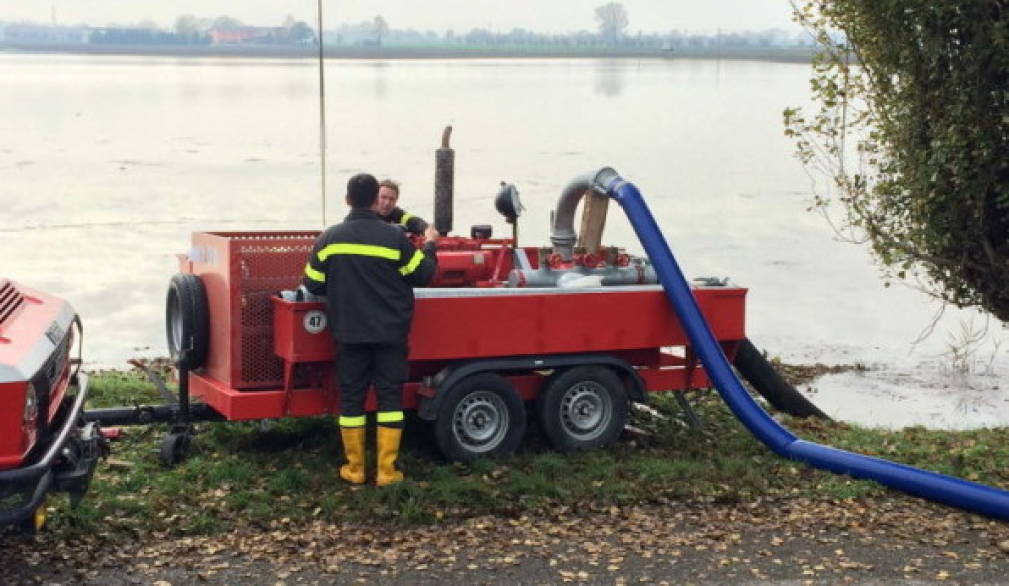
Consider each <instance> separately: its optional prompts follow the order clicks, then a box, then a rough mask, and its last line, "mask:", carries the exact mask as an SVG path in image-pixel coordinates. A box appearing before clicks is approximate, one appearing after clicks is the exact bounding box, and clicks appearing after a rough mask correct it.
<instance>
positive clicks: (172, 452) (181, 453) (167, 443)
mask: <svg viewBox="0 0 1009 586" xmlns="http://www.w3.org/2000/svg"><path fill="white" fill-rule="evenodd" d="M191 441H192V438H191V437H190V435H189V434H188V433H185V432H171V433H169V434H168V435H166V436H165V439H163V440H161V449H160V450H159V451H158V459H160V460H161V463H162V464H163V465H164V466H165V467H166V468H174V467H175V466H177V465H179V464H181V463H182V462H183V461H184V460H185V459H186V458H187V457H188V456H189V446H190V443H191Z"/></svg>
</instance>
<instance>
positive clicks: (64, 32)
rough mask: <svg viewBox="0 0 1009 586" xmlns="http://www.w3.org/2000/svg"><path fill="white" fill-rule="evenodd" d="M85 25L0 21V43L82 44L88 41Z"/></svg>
mask: <svg viewBox="0 0 1009 586" xmlns="http://www.w3.org/2000/svg"><path fill="white" fill-rule="evenodd" d="M90 38H91V30H90V29H89V28H88V27H85V26H52V25H40V24H30V23H16V22H0V43H8V44H26V45H50V44H51V45H83V44H85V43H87V42H89V41H90Z"/></svg>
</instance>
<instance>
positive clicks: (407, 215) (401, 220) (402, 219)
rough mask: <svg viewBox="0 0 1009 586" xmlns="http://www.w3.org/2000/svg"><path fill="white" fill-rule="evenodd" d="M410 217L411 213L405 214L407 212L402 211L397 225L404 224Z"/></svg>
mask: <svg viewBox="0 0 1009 586" xmlns="http://www.w3.org/2000/svg"><path fill="white" fill-rule="evenodd" d="M412 217H413V216H412V215H410V214H407V213H405V212H404V213H403V217H402V218H400V219H399V225H400V226H406V223H407V222H409V221H410V218H412Z"/></svg>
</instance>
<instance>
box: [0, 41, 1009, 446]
mask: <svg viewBox="0 0 1009 586" xmlns="http://www.w3.org/2000/svg"><path fill="white" fill-rule="evenodd" d="M807 71H808V66H805V65H796V64H771V63H748V62H736V63H734V62H722V63H716V62H713V61H689V60H680V61H661V60H654V61H652V60H643V61H634V60H624V61H606V60H577V61H572V60H459V61H436V60H435V61H428V60H418V61H394V62H377V61H334V62H331V63H329V64H328V66H327V71H326V75H327V84H328V86H327V92H328V100H327V117H328V132H327V142H328V164H327V174H328V178H329V189H328V193H327V197H326V200H325V204H326V209H327V214H326V216H327V217H326V221H327V222H332V221H335V220H338V219H339V218H340V217H341V216H342V215H343V210H344V208H343V205H342V184H343V183H344V182H345V180H346V178H347V177H348V176H350V175H351V174H353V173H356V172H358V171H362V170H365V171H369V172H372V173H375V174H377V175H379V176H392V177H394V178H396V179H399V180H401V181H402V182H403V200H404V203H405V206H406V207H407V208H408V209H409V210H410V211H412V212H414V213H417V214H419V215H421V216H426V217H429V218H430V217H431V210H432V208H433V206H432V183H433V176H434V173H433V161H434V150H435V149H436V148H437V146H438V143H439V140H440V134H441V129H442V128H443V127H444V126H445V125H447V124H452V125H453V126H454V127H455V132H454V135H453V146H454V147H455V149H456V202H457V209H456V226H457V231H465V230H466V227H467V226H469V225H471V224H475V223H491V224H493V225H494V228H495V230H496V231H497V233H499V234H500V233H505V232H506V225H505V224H504V222H503V221H502V220H500V219H499V218H498V217H497V215H496V213H495V212H494V211H493V206H492V202H491V198H492V196H493V194H494V192H495V190H496V186H497V183H498V182H499V181H500V180H507V181H512V182H515V183H516V185H517V186H518V187H519V189H520V191H521V197H522V201H523V203H524V204H525V206H526V208H527V212H526V214H525V216H523V218H522V220H520V222H521V228H520V229H521V235H522V238H523V240H524V241H525V242H528V243H537V244H540V243H546V242H547V241H548V240H547V237H548V233H549V230H548V220H549V212H550V209H551V208H552V207H553V205H554V203H555V202H556V199H557V196H558V195H559V193H560V190H561V188H562V187H563V185H564V184H565V183H566V182H567V181H568V180H569V179H571V178H572V177H574V176H576V175H578V174H580V173H582V172H584V171H586V170H589V169H593V168H596V167H598V166H601V165H610V166H613V167H615V168H616V169H618V170H619V171H620V172H622V173H623V174H624V175H625V176H626V177H627V178H629V179H631V180H632V181H634V182H635V183H636V184H637V185H638V186H639V187H640V188H641V190H642V192H643V193H644V194H645V196H646V198H647V201H648V203H649V205H650V206H651V207H652V210H653V212H654V214H655V215H656V217H657V219H658V221H659V223H660V225H661V226H662V227H663V229H664V231H665V233H666V236H667V238H668V239H669V241H670V244H671V245H672V249H673V251H674V252H675V253H676V254H677V256H678V259H679V261H680V262H681V264H682V265H683V267H684V270H685V272H686V273H687V274H688V275H691V276H701V275H714V276H729V277H731V278H732V280H733V281H735V282H737V283H739V284H742V285H745V286H747V287H749V288H750V293H749V297H748V310H749V311H748V316H747V328H748V332H749V335H750V337H751V339H753V340H754V342H755V343H756V344H757V345H758V346H760V347H763V348H766V349H768V350H769V351H770V352H771V353H772V354H774V355H777V356H780V357H782V358H783V359H785V360H787V361H791V362H803V363H808V362H824V363H831V364H833V363H851V362H862V363H864V364H866V365H868V366H869V367H870V370H868V371H867V372H864V373H858V374H850V373H849V374H844V375H835V376H828V377H825V378H822V379H820V380H818V381H815V382H814V383H813V385H812V387H813V388H811V389H809V393H810V396H811V397H813V399H814V401H815V402H816V403H817V404H818V405H819V406H820V407H821V408H822V409H824V410H825V411H827V412H828V413H829V414H831V415H833V416H835V417H838V418H841V419H845V420H850V421H855V422H858V423H862V424H868V425H877V426H890V427H900V426H905V425H915V424H919V425H926V426H930V427H953V428H956V427H975V426H985V425H1006V424H1009V404H1007V401H1009V390H1007V389H1006V387H1007V386H1009V385H1007V384H1006V383H1005V374H1006V372H1007V369H1009V355H1007V348H1009V345H1007V344H1003V345H1001V346H999V344H1001V342H1002V340H1003V338H1004V335H1003V333H1002V331H1001V329H1000V328H999V327H998V324H992V325H991V326H990V328H989V333H988V335H987V336H986V337H985V338H984V340H982V341H981V342H980V343H978V344H976V345H975V346H971V347H969V348H968V349H969V350H970V353H969V355H967V356H965V357H960V358H958V357H957V356H956V355H955V354H954V353H951V351H950V347H954V348H956V347H962V346H963V343H962V341H963V339H964V338H965V337H966V336H965V334H964V333H963V330H964V328H967V329H971V328H973V329H974V330H980V329H981V327H982V326H983V324H984V320H983V319H982V318H978V317H976V316H974V315H973V314H971V313H969V312H957V311H947V312H946V313H945V315H943V317H942V318H941V319H940V321H939V323H938V326H937V327H936V328H935V332H934V333H933V334H932V335H931V336H930V337H928V338H927V339H925V340H924V341H922V342H920V343H918V344H914V341H915V340H916V338H918V336H919V334H920V333H921V331H922V330H923V329H924V328H925V327H926V326H927V325H928V323H929V322H930V320H931V318H932V316H933V314H934V313H935V311H936V309H937V308H936V306H935V305H934V304H933V303H932V302H931V301H930V300H929V299H928V298H927V297H926V296H924V295H922V294H921V293H918V292H917V291H914V290H913V289H911V288H908V287H903V286H894V287H890V288H885V287H884V286H883V285H882V283H881V282H880V280H879V278H878V276H877V271H876V269H875V268H874V266H873V264H872V262H871V259H870V258H869V257H868V255H867V253H866V251H865V250H864V249H863V248H859V247H855V246H851V245H847V244H843V243H840V242H838V241H837V240H836V238H835V237H834V235H833V233H832V232H831V230H830V229H829V227H828V226H827V225H826V223H825V222H824V221H823V220H822V219H821V218H819V217H818V216H817V215H815V214H811V213H809V212H807V211H806V208H807V207H808V205H809V200H810V194H811V190H812V188H813V182H812V181H811V179H810V178H809V177H808V176H807V175H806V174H805V172H804V171H803V170H802V168H801V167H800V166H799V165H798V163H796V162H795V161H794V159H793V158H792V157H791V145H790V144H789V142H788V141H787V140H786V139H785V138H784V137H783V136H782V128H781V111H782V109H783V108H784V107H786V106H794V105H802V104H804V103H805V100H806V97H805V96H806V93H807V87H808V86H807V81H806V79H807V76H808V74H807ZM0 80H3V83H2V86H0V112H2V113H3V114H2V115H0V137H2V140H0V178H2V181H0V203H2V209H3V212H2V214H0V240H2V246H0V274H3V275H6V276H8V277H12V278H14V279H16V280H18V281H21V282H23V283H25V284H28V285H30V286H34V287H37V288H40V289H44V290H48V291H51V292H53V293H56V294H59V295H62V296H64V297H66V298H67V299H69V300H71V301H72V303H73V304H74V306H75V307H76V308H77V310H78V311H79V312H80V314H81V316H82V318H83V320H84V323H85V325H86V346H85V355H86V357H87V360H88V363H89V365H90V366H94V367H99V366H119V365H123V364H124V363H125V360H126V359H127V358H129V357H132V356H160V355H164V354H165V347H164V325H163V312H164V309H163V304H164V295H165V286H166V284H167V282H168V279H169V278H170V276H171V275H172V274H173V273H174V272H175V270H176V261H175V254H176V253H179V252H183V251H185V250H186V249H187V248H188V244H189V234H190V233H191V232H193V231H201V230H243V229H256V230H265V229H313V228H319V227H321V226H322V225H323V223H324V220H323V217H322V208H323V202H322V197H321V195H320V179H319V176H320V163H319V154H318V142H319V139H318V136H319V126H318V103H317V71H316V70H315V68H314V64H313V63H311V62H307V61H276V60H254V59H249V60H241V59H229V60H216V59H190V60H177V59H171V58H140V57H138V58H126V57H106V58H95V57H77V56H36V55H11V54H5V55H0ZM817 181H818V183H819V184H820V185H821V186H822V185H824V184H825V181H824V180H823V179H822V178H818V179H817ZM605 240H606V241H607V242H608V243H614V244H619V245H623V246H626V247H627V248H628V249H630V250H631V251H640V247H639V245H638V244H637V242H636V240H635V238H634V235H633V233H632V231H631V229H630V227H629V225H628V223H627V221H626V220H625V219H624V218H623V217H622V216H621V215H620V213H619V211H618V210H617V209H616V208H614V209H613V211H612V213H611V215H610V220H609V223H608V226H607V230H606V237H605ZM971 324H973V325H971Z"/></svg>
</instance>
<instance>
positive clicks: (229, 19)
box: [214, 16, 245, 30]
mask: <svg viewBox="0 0 1009 586" xmlns="http://www.w3.org/2000/svg"><path fill="white" fill-rule="evenodd" d="M243 26H245V25H244V24H242V21H240V20H238V19H237V18H235V17H233V16H218V17H217V18H215V19H214V28H216V29H218V30H235V29H239V28H242V27H243Z"/></svg>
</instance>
